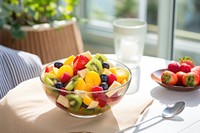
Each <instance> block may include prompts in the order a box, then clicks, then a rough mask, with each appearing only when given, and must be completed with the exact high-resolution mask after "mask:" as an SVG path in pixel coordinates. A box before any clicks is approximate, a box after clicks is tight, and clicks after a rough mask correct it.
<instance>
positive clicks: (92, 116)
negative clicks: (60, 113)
mask: <svg viewBox="0 0 200 133" xmlns="http://www.w3.org/2000/svg"><path fill="white" fill-rule="evenodd" d="M68 113H69V114H70V115H71V116H73V117H76V118H94V117H97V116H100V115H102V114H103V113H100V114H95V115H76V114H72V113H70V112H68Z"/></svg>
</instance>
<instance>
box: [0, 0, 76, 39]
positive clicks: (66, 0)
mask: <svg viewBox="0 0 200 133" xmlns="http://www.w3.org/2000/svg"><path fill="white" fill-rule="evenodd" d="M76 5H78V0H0V28H1V29H2V28H3V26H4V25H5V24H7V25H10V26H11V32H12V35H13V37H14V38H16V39H20V38H23V37H24V36H25V33H24V32H23V31H21V26H33V25H35V24H42V23H50V24H53V22H54V21H55V20H57V21H59V20H70V19H72V18H73V17H75V15H74V14H73V11H74V7H75V6H76Z"/></svg>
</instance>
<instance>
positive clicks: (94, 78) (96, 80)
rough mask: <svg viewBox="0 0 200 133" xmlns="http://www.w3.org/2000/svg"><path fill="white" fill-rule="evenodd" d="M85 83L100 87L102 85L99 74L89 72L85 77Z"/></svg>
mask: <svg viewBox="0 0 200 133" xmlns="http://www.w3.org/2000/svg"><path fill="white" fill-rule="evenodd" d="M85 82H86V83H90V84H91V85H92V86H98V85H100V83H101V78H100V76H99V74H98V73H97V72H95V71H89V72H88V73H87V74H86V76H85Z"/></svg>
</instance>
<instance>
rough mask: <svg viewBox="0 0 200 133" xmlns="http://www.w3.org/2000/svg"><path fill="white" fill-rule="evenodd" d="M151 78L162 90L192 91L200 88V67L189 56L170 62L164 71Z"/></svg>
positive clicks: (157, 72)
mask: <svg viewBox="0 0 200 133" xmlns="http://www.w3.org/2000/svg"><path fill="white" fill-rule="evenodd" d="M151 78H152V79H153V80H154V81H156V82H157V83H158V84H160V85H161V86H163V87H164V88H167V89H171V90H176V91H192V90H196V89H199V88H200V66H198V65H195V63H194V61H193V59H192V58H191V57H189V56H185V57H183V58H180V59H179V60H178V61H171V62H170V63H169V64H168V66H167V68H166V69H160V70H157V71H155V72H153V73H152V74H151Z"/></svg>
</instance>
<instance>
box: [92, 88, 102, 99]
mask: <svg viewBox="0 0 200 133" xmlns="http://www.w3.org/2000/svg"><path fill="white" fill-rule="evenodd" d="M99 91H100V92H99ZM101 91H103V88H102V87H100V86H93V87H92V92H93V93H92V94H93V97H94V98H97V97H99V96H101V95H102V94H103V92H101Z"/></svg>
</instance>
